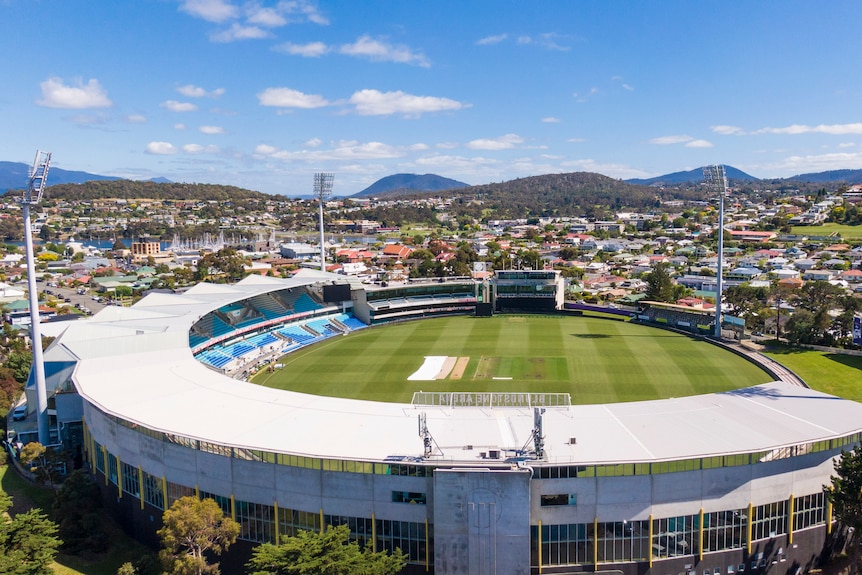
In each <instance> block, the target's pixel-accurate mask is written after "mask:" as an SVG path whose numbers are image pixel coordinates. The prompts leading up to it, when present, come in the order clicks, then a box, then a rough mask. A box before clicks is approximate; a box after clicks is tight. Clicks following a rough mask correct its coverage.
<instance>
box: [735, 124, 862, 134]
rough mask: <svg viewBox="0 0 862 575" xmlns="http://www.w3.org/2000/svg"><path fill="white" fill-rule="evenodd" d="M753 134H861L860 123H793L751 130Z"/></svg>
mask: <svg viewBox="0 0 862 575" xmlns="http://www.w3.org/2000/svg"><path fill="white" fill-rule="evenodd" d="M752 133H753V134H789V135H798V134H830V135H838V136H843V135H846V134H862V123H855V124H820V125H818V126H806V125H805V124H793V125H791V126H786V127H784V128H761V129H759V130H755V131H754V132H752Z"/></svg>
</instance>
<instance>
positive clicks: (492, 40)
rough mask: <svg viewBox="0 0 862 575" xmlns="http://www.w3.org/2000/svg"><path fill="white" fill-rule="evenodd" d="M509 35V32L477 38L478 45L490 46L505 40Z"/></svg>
mask: <svg viewBox="0 0 862 575" xmlns="http://www.w3.org/2000/svg"><path fill="white" fill-rule="evenodd" d="M508 37H509V35H508V34H497V35H496V36H486V37H484V38H481V39H479V40H476V45H477V46H490V45H492V44H499V43H500V42H502V41H503V40H505V39H506V38H508Z"/></svg>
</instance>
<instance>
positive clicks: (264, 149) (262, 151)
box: [254, 144, 278, 156]
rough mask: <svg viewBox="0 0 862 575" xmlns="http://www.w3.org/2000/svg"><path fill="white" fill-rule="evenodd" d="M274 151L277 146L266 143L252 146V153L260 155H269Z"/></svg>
mask: <svg viewBox="0 0 862 575" xmlns="http://www.w3.org/2000/svg"><path fill="white" fill-rule="evenodd" d="M276 152H278V148H275V147H273V146H270V145H267V144H258V145H257V146H255V148H254V153H255V154H258V155H260V156H271V155H273V154H275V153H276Z"/></svg>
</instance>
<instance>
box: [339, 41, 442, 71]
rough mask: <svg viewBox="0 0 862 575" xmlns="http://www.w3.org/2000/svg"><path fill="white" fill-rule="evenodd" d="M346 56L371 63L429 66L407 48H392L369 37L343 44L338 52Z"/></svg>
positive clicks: (421, 56)
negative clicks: (367, 60)
mask: <svg viewBox="0 0 862 575" xmlns="http://www.w3.org/2000/svg"><path fill="white" fill-rule="evenodd" d="M338 51H339V52H341V53H342V54H346V55H348V56H356V57H360V58H368V59H369V60H371V61H373V62H397V63H399V64H411V65H414V66H422V67H423V68H427V67H429V66H430V65H431V63H430V62H429V61H428V59H427V58H426V57H425V55H424V54H418V53H415V52H413V51H412V50H410V48H408V47H407V46H394V45H392V44H387V43H386V42H382V41H380V40H375V39H373V38H372V37H371V36H367V35H366V36H362V37H360V38H359V39H358V40H356V42H354V43H353V44H344V45H343V46H341V48H339V50H338Z"/></svg>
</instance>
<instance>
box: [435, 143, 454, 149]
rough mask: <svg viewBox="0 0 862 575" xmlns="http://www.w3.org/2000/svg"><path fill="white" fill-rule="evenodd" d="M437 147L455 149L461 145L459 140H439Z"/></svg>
mask: <svg viewBox="0 0 862 575" xmlns="http://www.w3.org/2000/svg"><path fill="white" fill-rule="evenodd" d="M434 147H435V148H439V149H441V150H454V149H455V148H457V147H459V144H458V142H438V143H437V144H435V145H434Z"/></svg>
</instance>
